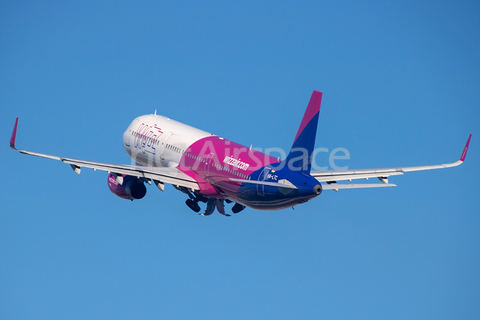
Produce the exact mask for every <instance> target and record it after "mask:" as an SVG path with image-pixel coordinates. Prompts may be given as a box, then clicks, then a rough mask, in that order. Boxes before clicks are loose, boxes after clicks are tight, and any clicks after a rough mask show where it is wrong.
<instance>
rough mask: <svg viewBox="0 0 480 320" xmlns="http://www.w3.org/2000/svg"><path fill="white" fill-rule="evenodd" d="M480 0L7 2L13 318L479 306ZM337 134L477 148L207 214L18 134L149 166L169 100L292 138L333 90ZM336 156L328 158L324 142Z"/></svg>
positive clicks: (332, 126)
mask: <svg viewBox="0 0 480 320" xmlns="http://www.w3.org/2000/svg"><path fill="white" fill-rule="evenodd" d="M479 14H480V6H479V4H477V3H475V2H472V1H461V2H458V1H457V2H454V1H450V2H449V1H420V2H419V1H409V2H388V3H386V2H385V1H367V2H362V3H359V2H358V1H312V2H306V1H304V2H299V3H295V4H294V3H290V2H278V1H275V2H274V1H272V2H263V3H258V2H256V1H255V2H253V1H252V2H242V3H235V4H232V3H230V4H228V3H224V2H216V3H214V2H197V1H196V2H171V3H162V2H156V1H155V2H149V1H142V2H128V1H122V2H113V1H112V2H109V1H69V2H64V1H58V2H51V1H38V2H29V1H16V2H11V1H10V2H6V1H4V2H2V3H0V106H1V108H0V112H1V117H0V121H1V126H0V128H1V137H2V139H3V140H4V147H3V148H1V151H0V152H1V155H2V156H1V160H0V161H1V163H2V167H3V168H4V170H3V171H4V172H3V177H4V179H3V183H2V184H1V187H0V194H1V197H2V198H1V199H2V204H1V206H0V208H1V209H0V318H1V319H32V318H35V319H85V318H93V319H95V318H102V319H132V318H138V319H159V318H164V319H169V318H170V319H172V318H174V319H212V318H227V319H245V318H250V319H265V318H273V319H318V318H323V319H352V318H354V319H452V318H455V319H478V317H479V314H480V305H479V304H478V301H479V299H480V265H479V264H480V251H479V250H478V248H479V245H480V233H479V231H478V230H479V228H480V217H479V214H480V200H479V197H478V194H479V191H480V187H479V185H478V181H477V180H478V177H479V173H480V171H479V160H478V159H479V157H480V153H479V151H478V147H477V146H478V143H477V141H478V139H480V130H479V129H480V126H479V123H480V111H479V110H480V109H479V105H480V95H479V88H480V76H479V75H480V62H479V61H480V60H479V59H478V57H479V52H480V47H479V46H480V41H479V40H480V39H479V35H480V23H479V19H478V17H479ZM314 89H315V90H319V91H322V92H323V93H324V96H323V102H322V109H321V114H320V121H319V129H318V135H317V142H316V146H317V147H323V148H328V149H329V150H333V149H334V148H337V147H342V148H346V149H348V150H349V152H350V155H351V159H350V160H344V162H339V163H338V164H339V165H348V166H349V168H369V167H389V166H405V165H423V164H436V163H446V162H452V161H455V160H457V158H458V157H459V156H460V153H461V151H462V148H463V145H464V143H465V141H466V139H467V137H468V134H470V133H472V134H473V137H472V142H471V144H470V150H469V153H468V156H467V159H466V162H465V164H464V165H462V166H460V167H458V168H453V169H445V170H437V171H430V172H419V173H410V174H407V175H405V176H402V177H393V178H391V179H390V181H391V182H393V183H396V184H397V185H398V187H396V188H386V189H378V190H376V189H370V190H345V191H341V192H339V193H335V192H332V191H325V192H324V193H323V194H322V195H321V196H320V197H318V198H316V199H315V200H314V201H311V202H309V203H307V204H304V205H301V206H297V207H296V208H295V210H291V209H289V210H282V211H277V212H260V211H254V210H245V211H244V212H242V213H240V214H238V215H236V216H234V217H231V218H225V217H223V216H220V215H218V214H216V215H213V216H211V217H208V218H207V217H201V216H198V215H196V214H195V213H193V212H192V211H190V209H188V208H187V206H186V205H185V204H184V201H185V200H186V197H185V196H184V195H183V194H181V193H179V192H178V191H176V190H174V189H173V188H172V187H171V186H167V188H166V190H165V192H164V193H161V192H160V191H158V190H156V189H155V188H154V187H150V188H148V193H147V196H146V197H145V198H144V199H142V200H141V201H134V202H130V201H125V200H122V199H120V198H117V197H115V196H114V195H113V194H111V193H110V191H109V190H108V187H107V174H106V173H102V172H93V171H91V170H83V171H82V174H81V175H80V176H77V175H76V174H74V173H73V171H72V170H71V169H70V167H69V166H68V165H65V164H62V163H60V162H56V161H51V160H47V159H39V158H34V157H29V156H24V155H20V154H18V153H15V152H13V151H12V150H10V149H9V148H8V146H7V141H8V139H9V138H10V134H11V130H12V127H13V124H14V120H15V117H19V118H20V120H19V132H18V136H17V145H18V147H20V148H24V149H28V150H32V151H38V152H44V153H50V154H55V155H61V156H68V157H75V158H80V159H87V160H96V161H105V162H113V163H129V159H128V157H127V155H126V154H125V152H124V151H123V148H122V145H121V138H122V134H123V131H124V130H125V129H126V127H127V126H128V124H129V123H130V121H131V120H132V119H133V118H135V117H136V116H139V115H142V114H148V113H153V111H154V110H155V109H157V110H158V114H162V115H166V116H169V117H171V118H173V119H176V120H178V121H181V122H184V123H187V124H190V125H193V126H196V127H198V128H201V129H203V130H206V131H209V132H212V133H215V134H218V135H221V136H224V137H225V138H228V139H231V140H233V141H236V142H239V143H242V144H244V145H247V146H248V145H250V144H253V145H254V146H255V147H261V148H269V147H280V148H285V149H288V148H289V147H290V145H291V143H292V141H293V138H294V136H295V133H296V130H297V128H298V125H299V123H300V120H301V117H302V115H303V112H304V109H305V107H306V105H307V102H308V99H309V97H310V94H311V92H312V91H313V90H314ZM319 161H320V162H321V161H323V162H324V165H327V162H328V159H327V158H326V157H325V158H320V159H319Z"/></svg>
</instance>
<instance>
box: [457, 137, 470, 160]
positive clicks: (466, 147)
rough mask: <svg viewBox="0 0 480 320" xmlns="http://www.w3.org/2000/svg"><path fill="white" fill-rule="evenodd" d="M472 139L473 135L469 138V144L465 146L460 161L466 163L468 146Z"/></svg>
mask: <svg viewBox="0 0 480 320" xmlns="http://www.w3.org/2000/svg"><path fill="white" fill-rule="evenodd" d="M471 138H472V134H470V135H469V136H468V140H467V143H466V144H465V148H463V152H462V156H461V157H460V161H462V162H463V161H465V157H466V156H467V151H468V145H469V144H470V139H471Z"/></svg>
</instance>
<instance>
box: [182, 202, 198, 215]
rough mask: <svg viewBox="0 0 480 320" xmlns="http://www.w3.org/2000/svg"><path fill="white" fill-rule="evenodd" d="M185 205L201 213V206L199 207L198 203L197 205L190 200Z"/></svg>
mask: <svg viewBox="0 0 480 320" xmlns="http://www.w3.org/2000/svg"><path fill="white" fill-rule="evenodd" d="M185 203H186V204H187V206H188V207H189V208H190V209H192V210H193V211H195V212H197V213H198V212H200V206H199V205H198V203H196V202H195V201H193V200H191V199H188V200H187V201H185Z"/></svg>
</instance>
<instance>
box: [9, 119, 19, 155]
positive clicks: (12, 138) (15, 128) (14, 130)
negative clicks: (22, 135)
mask: <svg viewBox="0 0 480 320" xmlns="http://www.w3.org/2000/svg"><path fill="white" fill-rule="evenodd" d="M17 125H18V118H17V120H15V126H14V127H13V132H12V136H11V137H10V148H12V149H16V148H15V138H16V137H17Z"/></svg>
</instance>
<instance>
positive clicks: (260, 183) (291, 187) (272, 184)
mask: <svg viewBox="0 0 480 320" xmlns="http://www.w3.org/2000/svg"><path fill="white" fill-rule="evenodd" d="M230 180H232V181H237V182H242V183H250V184H259V185H264V186H271V187H279V188H285V189H298V188H297V187H295V186H294V185H288V184H283V183H278V182H268V181H258V180H243V179H235V178H230Z"/></svg>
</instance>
